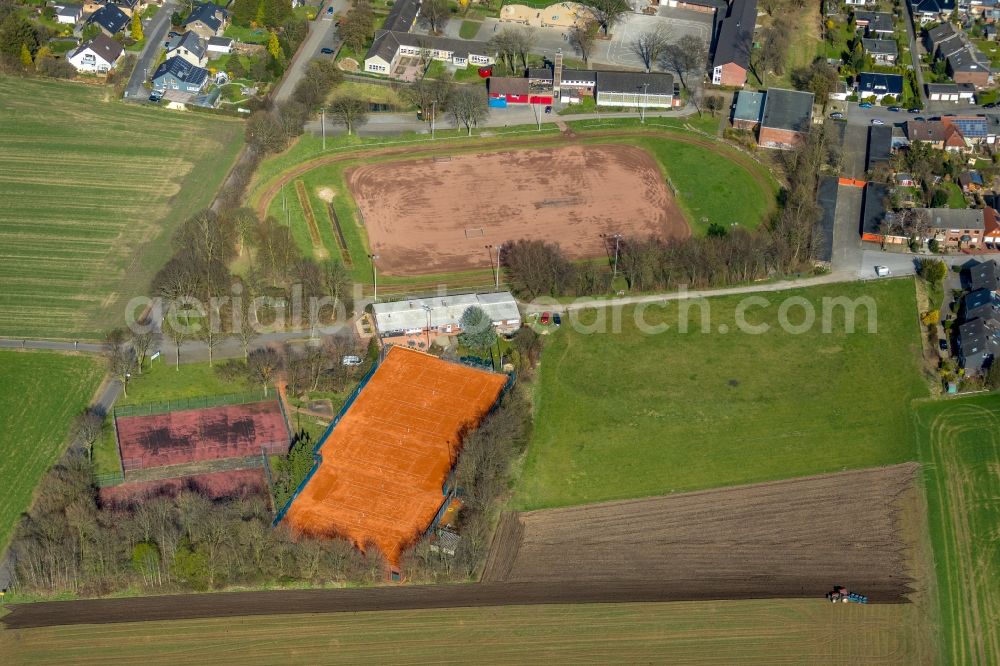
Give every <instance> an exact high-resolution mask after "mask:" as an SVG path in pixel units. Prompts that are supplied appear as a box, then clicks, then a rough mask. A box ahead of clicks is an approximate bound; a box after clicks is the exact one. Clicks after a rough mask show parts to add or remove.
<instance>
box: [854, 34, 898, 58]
mask: <svg viewBox="0 0 1000 666" xmlns="http://www.w3.org/2000/svg"><path fill="white" fill-rule="evenodd" d="M861 46H862V47H863V48H864V50H865V51H867V52H868V53H874V54H876V55H893V56H895V55H899V47H898V46H897V45H896V40H895V39H869V38H867V37H865V38H863V39H862V40H861Z"/></svg>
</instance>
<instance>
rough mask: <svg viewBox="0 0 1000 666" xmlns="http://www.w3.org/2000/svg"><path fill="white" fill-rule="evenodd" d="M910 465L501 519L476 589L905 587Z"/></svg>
mask: <svg viewBox="0 0 1000 666" xmlns="http://www.w3.org/2000/svg"><path fill="white" fill-rule="evenodd" d="M916 469H917V465H915V464H904V465H896V466H894V467H888V468H883V469H873V470H861V471H856V472H845V473H841V474H831V475H824V476H814V477H807V478H802V479H793V480H790V481H777V482H772V483H762V484H755V485H750V486H742V487H736V488H724V489H717V490H708V491H702V492H694V493H684V494H679V495H674V496H666V497H652V498H648V499H641V500H628V501H620V502H606V503H602V504H592V505H586V506H579V507H570V508H566V509H550V510H543V511H530V512H526V513H522V514H507V515H506V516H505V517H504V519H503V520H502V521H501V524H500V526H499V528H498V530H497V533H496V536H495V537H494V545H493V548H492V549H491V552H490V557H489V561H488V563H487V566H486V572H485V573H484V575H483V581H484V582H490V583H499V582H508V583H518V584H520V583H529V582H538V583H551V582H556V581H560V580H573V581H577V582H578V583H579V584H580V585H584V586H585V585H588V584H591V583H598V582H600V581H607V580H622V581H639V580H648V581H661V582H666V583H677V584H684V583H686V582H692V583H693V582H694V581H697V582H698V585H699V588H698V589H699V591H700V592H701V593H702V594H704V595H706V596H719V597H723V596H724V597H727V598H732V599H742V598H758V597H761V596H781V597H800V596H816V597H821V596H822V595H823V594H824V593H825V592H827V591H828V590H829V589H830V588H831V587H832V586H833V585H834V584H840V585H845V586H847V587H848V588H849V589H852V590H857V591H858V592H862V593H863V594H866V595H868V596H869V597H870V598H871V599H872V600H873V601H880V602H900V601H904V596H905V595H906V594H907V593H908V592H910V591H911V590H910V588H909V583H910V582H911V581H910V579H909V577H908V576H907V573H906V555H907V554H906V544H905V543H904V542H903V540H902V538H901V535H900V525H899V515H898V514H899V507H898V504H897V502H896V500H897V499H898V498H899V496H900V495H901V494H902V493H903V492H904V491H905V490H906V489H907V488H909V487H910V485H911V483H912V479H913V475H914V473H915V471H916Z"/></svg>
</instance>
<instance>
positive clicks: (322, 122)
mask: <svg viewBox="0 0 1000 666" xmlns="http://www.w3.org/2000/svg"><path fill="white" fill-rule="evenodd" d="M319 117H320V121H319V124H320V125H321V126H322V127H323V150H324V151H325V150H326V107H325V106H324V107H323V108H321V109H320V110H319Z"/></svg>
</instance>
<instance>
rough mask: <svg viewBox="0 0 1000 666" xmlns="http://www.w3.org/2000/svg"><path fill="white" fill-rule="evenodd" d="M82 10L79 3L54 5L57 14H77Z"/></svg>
mask: <svg viewBox="0 0 1000 666" xmlns="http://www.w3.org/2000/svg"><path fill="white" fill-rule="evenodd" d="M82 11H83V7H81V6H80V5H61V6H59V7H56V15H57V16H74V17H76V16H79V15H80V12H82Z"/></svg>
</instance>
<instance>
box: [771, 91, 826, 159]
mask: <svg viewBox="0 0 1000 666" xmlns="http://www.w3.org/2000/svg"><path fill="white" fill-rule="evenodd" d="M813 99H814V95H813V94H812V93H811V92H803V91H799V90H785V89H783V88H768V90H767V95H766V97H765V99H764V113H763V115H762V116H761V120H760V130H759V131H758V136H757V143H758V144H759V145H760V146H761V147H763V148H778V149H789V148H794V147H796V146H798V145H800V144H801V143H802V142H803V141H804V140H805V138H806V135H808V133H809V129H810V127H811V126H812V110H813Z"/></svg>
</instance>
